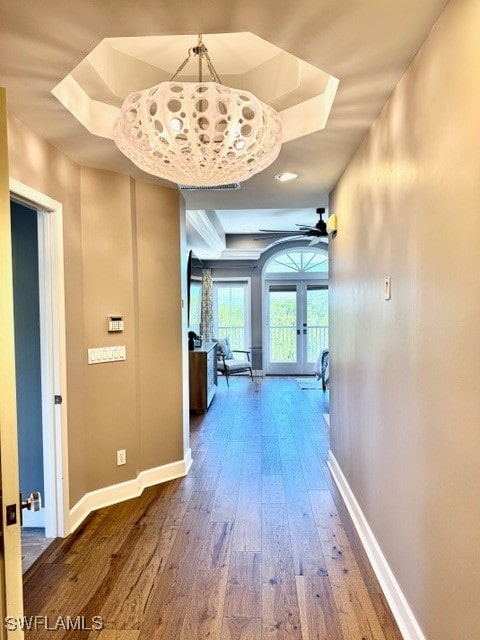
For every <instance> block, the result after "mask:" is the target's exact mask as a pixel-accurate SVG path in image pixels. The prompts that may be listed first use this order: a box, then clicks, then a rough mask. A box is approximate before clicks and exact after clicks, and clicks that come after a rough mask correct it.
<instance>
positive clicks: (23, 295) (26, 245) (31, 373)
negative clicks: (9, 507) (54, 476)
mask: <svg viewBox="0 0 480 640" xmlns="http://www.w3.org/2000/svg"><path fill="white" fill-rule="evenodd" d="M11 212H12V215H11V220H12V252H13V289H14V313H15V365H16V378H17V415H18V444H19V452H18V453H19V464H20V490H21V491H22V493H23V496H24V497H26V496H28V495H29V494H30V493H31V492H32V491H40V492H41V493H42V497H43V494H44V486H43V442H42V390H41V368H40V313H39V294H38V232H37V212H36V211H33V210H32V209H29V208H27V207H25V206H23V205H20V204H17V203H15V202H12V203H11Z"/></svg>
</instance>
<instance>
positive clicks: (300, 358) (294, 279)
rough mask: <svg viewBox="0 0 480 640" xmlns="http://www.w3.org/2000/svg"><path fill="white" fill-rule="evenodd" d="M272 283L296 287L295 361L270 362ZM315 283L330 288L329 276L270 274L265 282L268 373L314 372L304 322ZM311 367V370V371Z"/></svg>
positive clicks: (264, 307)
mask: <svg viewBox="0 0 480 640" xmlns="http://www.w3.org/2000/svg"><path fill="white" fill-rule="evenodd" d="M270 285H291V286H294V287H295V290H296V299H297V326H296V329H297V331H300V334H297V336H296V339H297V340H296V345H297V360H296V362H295V363H291V364H290V363H278V364H275V363H273V364H272V363H271V362H270V326H269V313H270V298H269V295H268V294H269V289H270ZM309 285H315V286H319V287H321V288H322V289H323V288H324V289H328V279H327V278H318V277H315V278H312V277H308V275H307V276H306V275H305V274H302V275H299V274H297V273H295V274H285V273H282V274H268V277H266V278H265V279H264V283H263V295H262V298H263V345H264V353H265V359H264V369H265V373H266V375H300V376H301V375H310V374H312V373H313V365H314V363H309V362H308V361H307V353H306V351H307V342H306V340H305V339H304V337H303V331H304V330H305V329H306V326H305V327H304V326H303V323H306V321H307V315H306V314H307V295H308V286H309ZM310 369H311V371H310Z"/></svg>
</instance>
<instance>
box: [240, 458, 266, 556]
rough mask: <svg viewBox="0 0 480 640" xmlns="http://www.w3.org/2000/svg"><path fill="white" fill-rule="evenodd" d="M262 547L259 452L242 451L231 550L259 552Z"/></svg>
mask: <svg viewBox="0 0 480 640" xmlns="http://www.w3.org/2000/svg"><path fill="white" fill-rule="evenodd" d="M261 547H262V510H261V451H256V450H251V451H249V452H247V451H244V456H243V465H242V470H241V473H240V484H239V491H238V500H237V511H236V514H235V531H234V539H233V549H234V550H235V551H258V552H259V551H260V550H261Z"/></svg>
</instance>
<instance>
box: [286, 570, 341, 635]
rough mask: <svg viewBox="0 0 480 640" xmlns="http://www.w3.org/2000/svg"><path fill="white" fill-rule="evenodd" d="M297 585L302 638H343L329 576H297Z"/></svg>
mask: <svg viewBox="0 0 480 640" xmlns="http://www.w3.org/2000/svg"><path fill="white" fill-rule="evenodd" d="M296 585H297V594H298V604H299V607H300V620H301V625H302V640H343V633H342V627H341V625H340V620H339V618H338V613H337V609H336V606H335V599H334V597H333V593H332V587H331V585H330V581H329V579H328V577H327V576H323V577H318V576H316V577H310V576H297V577H296Z"/></svg>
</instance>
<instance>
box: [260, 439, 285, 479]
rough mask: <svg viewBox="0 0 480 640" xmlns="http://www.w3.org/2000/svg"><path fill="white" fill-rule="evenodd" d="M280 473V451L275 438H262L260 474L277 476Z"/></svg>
mask: <svg viewBox="0 0 480 640" xmlns="http://www.w3.org/2000/svg"><path fill="white" fill-rule="evenodd" d="M281 473H282V465H281V462H280V451H279V449H278V441H277V437H276V436H262V474H263V475H279V474H281Z"/></svg>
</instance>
